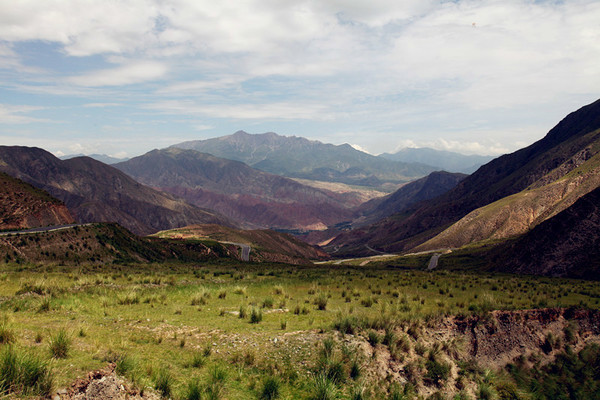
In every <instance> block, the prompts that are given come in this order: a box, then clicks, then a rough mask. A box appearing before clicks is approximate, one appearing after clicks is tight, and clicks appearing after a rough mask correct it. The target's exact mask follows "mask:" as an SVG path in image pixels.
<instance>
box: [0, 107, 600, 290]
mask: <svg viewBox="0 0 600 400" xmlns="http://www.w3.org/2000/svg"><path fill="white" fill-rule="evenodd" d="M182 147H194V148H202V149H203V151H204V150H205V151H210V152H212V153H215V152H218V151H221V152H222V153H223V154H225V153H227V154H228V157H231V158H235V157H237V158H242V159H243V160H235V159H234V160H232V159H225V158H222V157H219V156H216V155H214V154H208V153H207V152H201V151H199V150H197V149H193V148H182ZM327 151H329V153H327ZM405 154H408V153H406V152H405ZM422 154H423V153H422ZM286 157H287V158H289V163H287V165H286V163H285V161H286ZM344 157H347V158H344ZM372 157H374V156H370V155H367V154H366V153H362V152H358V151H357V150H354V149H352V148H351V147H350V146H347V145H342V146H333V145H325V144H323V143H320V142H315V141H309V140H307V139H302V138H296V137H282V136H279V135H276V134H274V133H268V134H261V135H250V134H247V133H245V132H238V133H236V134H234V135H230V136H225V137H222V138H216V139H209V140H205V141H195V142H187V143H184V144H180V145H176V146H172V147H170V148H167V149H162V150H154V151H151V152H149V153H147V154H145V155H142V156H139V157H135V158H133V159H130V160H128V161H125V162H121V163H118V164H116V165H115V166H109V165H106V164H104V163H102V162H99V161H96V160H94V159H92V158H89V157H75V158H72V159H68V160H59V159H57V158H56V157H54V156H52V155H51V154H50V153H48V152H46V151H45V150H42V149H38V148H29V147H19V146H0V171H2V172H4V173H6V174H8V175H6V174H4V173H0V183H1V184H2V189H3V190H0V199H1V200H2V201H1V208H0V212H1V214H0V229H15V228H16V229H19V228H24V227H29V226H43V225H53V224H61V223H69V222H73V220H74V219H75V220H78V221H80V222H100V221H114V222H118V223H119V224H121V225H123V226H124V227H126V228H127V229H130V230H132V231H133V232H135V233H137V234H139V235H147V234H150V233H155V232H157V231H165V230H168V231H167V233H163V235H167V236H168V235H171V236H169V237H175V236H182V237H183V236H186V235H187V236H186V237H187V240H191V241H194V240H196V241H197V240H204V239H207V240H217V241H219V240H222V238H229V239H227V240H226V242H231V243H233V242H234V241H239V243H246V242H252V245H253V246H255V247H256V248H257V249H258V248H262V252H260V251H258V250H257V251H256V252H255V260H259V259H260V260H271V261H284V262H295V261H293V260H296V259H302V258H303V257H311V258H312V257H316V258H318V257H321V256H323V253H319V251H318V250H315V249H314V248H312V247H310V246H308V245H306V244H303V243H301V242H299V241H297V239H294V238H292V237H290V236H289V235H283V234H281V233H276V232H273V231H269V230H253V231H243V230H239V229H236V228H239V227H244V228H254V227H261V228H262V227H272V228H277V229H280V230H298V231H310V230H318V232H315V231H313V232H311V233H309V234H305V236H302V237H303V238H304V239H305V240H307V241H309V242H311V243H321V242H323V245H324V249H325V250H327V252H329V253H330V254H332V255H334V256H336V257H348V256H363V255H372V254H374V253H389V252H394V253H402V252H421V251H438V250H440V249H456V248H461V249H462V251H467V252H468V251H469V250H468V249H475V248H477V249H480V250H478V252H479V253H481V254H484V260H485V262H484V264H485V265H486V268H488V269H492V270H499V271H504V272H516V273H535V274H544V275H556V276H572V277H584V278H594V277H595V274H596V272H597V271H600V265H599V264H598V262H597V259H598V255H599V254H598V250H597V249H598V244H599V243H600V241H599V230H598V226H599V224H600V222H599V220H598V218H599V216H598V215H599V213H598V209H599V208H598V204H599V198H600V192H598V190H600V189H599V188H600V100H598V101H596V102H594V103H592V104H589V105H587V106H584V107H582V108H581V109H579V110H577V111H575V112H572V113H571V114H569V115H568V116H566V117H565V118H564V119H563V120H562V121H560V122H559V123H558V124H557V125H556V126H555V127H554V128H552V129H551V130H550V131H549V132H548V134H547V135H546V136H545V137H544V138H542V139H541V140H539V141H537V142H535V143H533V144H532V145H530V146H527V147H525V148H523V149H521V150H518V151H516V152H514V153H512V154H506V155H504V156H501V157H498V158H496V159H494V160H491V161H489V162H488V163H486V164H485V165H483V166H481V167H479V168H478V169H477V170H476V171H475V172H474V173H472V174H471V175H468V176H467V175H464V174H461V173H450V172H445V171H428V173H427V174H426V175H425V176H421V177H419V178H416V176H417V175H418V173H417V172H415V170H413V172H411V173H415V174H416V175H415V179H412V181H411V182H409V183H407V182H403V181H402V180H403V179H407V177H408V174H407V173H406V174H405V175H402V174H399V172H398V171H399V170H398V169H397V168H408V167H407V165H410V166H412V167H414V166H415V165H417V166H419V168H421V167H423V164H402V163H398V162H393V161H389V160H384V159H383V157H374V158H375V159H378V160H379V161H378V162H379V163H380V164H377V162H374V161H373V158H372ZM480 161H481V160H480ZM246 162H247V163H249V164H252V165H253V166H254V167H253V166H250V165H247V164H246ZM311 163H313V164H311ZM381 163H383V164H381ZM440 163H441V161H440ZM115 167H116V168H115ZM259 167H260V168H259ZM269 168H271V169H273V170H277V171H279V173H280V174H281V175H277V174H274V173H271V172H266V171H265V169H269ZM336 168H337V169H336ZM378 168H380V169H379V170H378ZM423 168H430V167H423ZM323 171H329V172H327V173H326V174H325V175H327V174H329V175H327V176H328V178H327V179H330V180H334V179H338V178H340V176H342V175H343V176H345V178H344V179H346V178H348V177H352V178H351V179H349V180H348V182H358V183H360V184H362V185H365V184H366V185H373V186H372V187H374V186H375V185H379V186H378V187H381V185H382V183H383V182H386V183H387V184H393V185H397V186H400V187H399V188H398V189H397V190H396V191H394V192H393V193H390V194H388V195H385V196H379V195H377V196H376V198H372V196H373V194H372V193H371V194H369V195H366V194H365V193H366V192H364V191H363V192H360V193H359V191H353V189H352V188H351V187H349V186H347V185H345V184H342V183H335V184H333V183H327V182H323V181H320V182H316V181H314V180H310V179H307V177H312V178H315V177H317V176H320V177H321V178H322V177H323V176H322V175H319V174H321V173H322V172H323ZM331 171H334V172H335V173H333V172H331ZM404 171H405V172H406V171H408V170H404ZM424 171H425V170H421V172H419V173H424ZM330 172H331V173H330ZM9 175H10V176H9ZM282 175H288V177H286V176H282ZM289 176H294V177H295V179H290V178H289ZM300 177H302V178H303V180H300ZM359 178H360V179H359ZM19 179H22V180H23V181H25V182H27V183H24V182H21V181H19ZM327 179H325V180H327ZM342 180H343V179H342ZM32 185H33V186H32ZM333 187H337V189H336V190H335V191H334V190H329V189H328V188H333ZM340 188H342V189H340ZM361 190H364V189H361ZM370 190H373V189H370ZM44 191H45V192H44ZM46 192H47V193H46ZM53 197H54V198H56V199H58V200H56V199H54V198H53ZM366 198H372V199H371V200H369V201H366V202H363V201H364V200H365V199H366ZM201 207H205V208H201ZM190 225H191V227H190ZM182 227H186V228H182ZM98 229H100V228H98ZM101 229H108V230H109V231H110V232H112V233H111V235H113V236H115V235H116V236H115V237H123V238H124V239H123V243H124V244H123V245H124V246H125V247H124V248H128V249H129V248H130V247H131V246H133V247H131V249H135V248H136V246H137V245H136V244H135V243H137V240H138V239H136V238H135V237H133V236H132V237H130V238H126V237H127V235H126V234H123V233H119V232H122V231H121V229H123V228H121V227H119V228H118V229H117V228H101ZM123 235H125V236H123ZM173 235H174V236H173ZM202 238H204V239H202ZM218 238H221V239H218ZM7 240H8V239H7ZM22 242H23V241H17V242H14V243H12V242H11V243H9V244H7V246H9V247H7V249H9V248H10V246H16V244H21V243H22ZM57 243H58V242H57ZM125 243H129V244H126V245H125ZM140 243H141V242H140ZM144 243H146V244H147V243H150V242H144ZM178 243H179V242H178ZM223 243H225V242H223ZM59 244H60V243H59ZM98 246H99V247H98ZM98 246H97V249H98V252H97V253H90V254H88V258H89V259H95V260H97V259H98V257H97V256H99V255H100V254H104V255H103V256H102V257H112V256H114V254H113V255H112V256H111V255H110V254H112V253H110V251H108V252H107V250H106V249H104V247H103V245H102V244H98ZM127 246H129V247H127ZM140 246H141V244H140ZM144 246H145V244H144ZM149 246H150V247H148V248H147V249H146V250H143V251H142V253H148V254H155V255H153V256H151V257H150V256H149V257H150V258H152V257H155V256H156V257H158V259H160V257H163V256H160V254H163V255H164V254H166V253H169V252H171V251H173V252H175V253H177V252H178V251H182V252H183V253H181V257H187V256H184V255H183V254H184V253H185V246H184V247H183V248H181V249H180V250H169V248H170V247H169V246H170V245H166V244H161V245H160V246H158V247H152V246H154V245H149ZM165 246H166V247H165ZM224 246H225V247H222V248H221V250H219V251H224V252H226V253H228V254H230V256H232V257H236V255H235V254H236V250H235V249H236V245H234V244H229V245H224ZM227 246H233V247H231V248H230V249H229V248H228V247H227ZM305 246H308V247H305ZM59 247H60V246H59ZM63 247H64V246H63ZM142 247H143V246H142ZM142 247H140V249H141V248H142ZM151 248H152V249H154V250H152V249H151ZM225 249H227V250H225ZM30 250H31V249H30ZM63 250H64V251H65V254H66V253H69V254H70V252H69V251H67V250H66V249H63V248H60V252H62V251H63ZM7 251H8V252H7V253H6V257H11V259H12V257H13V253H11V251H10V250H7ZM28 251H29V250H28ZM31 251H33V253H31V254H29V253H27V252H26V251H25V250H23V251H21V253H22V255H21V256H19V255H14V256H15V257H25V255H26V253H27V254H28V255H27V257H29V258H31V260H37V259H38V258H39V257H42V256H44V255H43V254H42V255H40V254H39V251H37V250H35V249H34V250H31ZM132 251H133V250H131V251H130V250H127V251H126V252H125V253H124V254H134V253H135V252H133V253H132ZM198 251H200V253H202V254H204V255H209V254H212V253H211V251H212V250H210V249H209V248H207V247H206V246H205V247H202V249H200V248H198ZM60 252H59V253H60ZM165 252H166V253H165ZM46 253H47V252H46ZM54 253H55V252H54ZM54 253H53V254H54ZM109 253H110V254H109ZM142 253H139V254H138V253H135V254H138V255H135V256H134V259H136V257H137V258H139V257H142V256H141V255H140V254H142ZM175 253H173V254H175ZM200 253H198V254H200ZM56 254H58V253H56ZM259 254H260V256H259ZM271 254H274V255H271ZM45 256H47V254H46V255H45ZM27 257H26V258H25V259H29V258H27ZM56 257H59V256H56ZM69 257H71V258H73V257H74V256H73V255H72V254H71V255H70V256H69ZM115 257H116V256H115ZM123 257H125V256H119V257H117V258H115V260H117V259H123ZM178 257H179V256H178ZM125 258H126V257H125ZM142 258H143V257H142ZM142 258H139V259H140V260H141V259H142ZM75 259H77V260H78V258H77V257H75ZM7 260H8V258H7ZM481 265H483V264H481Z"/></svg>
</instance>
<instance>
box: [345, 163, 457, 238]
mask: <svg viewBox="0 0 600 400" xmlns="http://www.w3.org/2000/svg"><path fill="white" fill-rule="evenodd" d="M466 176H467V175H464V174H459V173H450V172H445V171H438V172H432V173H431V174H429V175H427V176H426V177H424V178H421V179H417V180H416V181H413V182H410V183H408V184H406V185H404V186H402V187H401V188H400V189H398V190H397V191H395V192H394V193H392V194H390V195H387V196H385V197H382V198H378V199H373V200H370V201H368V202H366V203H364V204H362V205H361V206H360V207H358V210H357V214H358V215H359V217H358V218H357V219H355V220H354V221H353V223H352V225H353V226H361V225H367V224H371V223H373V222H376V221H378V220H380V219H382V218H385V217H388V216H390V215H392V214H395V213H398V212H401V211H402V210H405V209H406V208H408V207H410V206H411V205H413V204H415V203H418V202H421V201H424V200H429V199H432V198H434V197H437V196H439V195H441V194H443V193H445V192H447V191H448V190H450V189H452V188H454V187H455V186H456V185H457V184H458V183H459V182H460V181H461V180H463V179H464V178H465V177H466Z"/></svg>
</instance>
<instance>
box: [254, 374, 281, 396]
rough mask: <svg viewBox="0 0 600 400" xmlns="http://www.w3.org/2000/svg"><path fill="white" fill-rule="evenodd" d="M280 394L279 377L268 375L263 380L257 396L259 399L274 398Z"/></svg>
mask: <svg viewBox="0 0 600 400" xmlns="http://www.w3.org/2000/svg"><path fill="white" fill-rule="evenodd" d="M280 395H281V383H280V382H279V379H277V378H276V377H274V376H269V377H267V378H266V379H265V381H264V382H263V387H262V390H261V393H260V396H259V398H260V399H261V400H274V399H278V398H279V396H280Z"/></svg>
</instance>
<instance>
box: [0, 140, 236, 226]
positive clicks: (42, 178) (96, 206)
mask: <svg viewBox="0 0 600 400" xmlns="http://www.w3.org/2000/svg"><path fill="white" fill-rule="evenodd" d="M0 171H3V172H5V173H7V174H9V175H11V176H13V177H16V178H19V179H21V180H23V181H25V182H27V183H30V184H31V185H33V186H35V187H37V188H40V189H43V190H45V191H47V192H48V193H50V194H51V195H52V196H53V197H56V198H57V199H59V200H61V201H62V202H64V204H65V205H66V206H67V207H68V209H69V210H70V211H71V212H72V213H73V216H74V217H75V219H76V220H78V221H79V222H102V221H107V222H118V223H119V224H121V225H122V226H124V227H126V228H127V229H129V230H131V231H132V232H135V233H137V234H141V235H145V234H149V233H154V232H156V231H159V230H163V229H170V228H175V227H180V226H186V225H191V224H197V223H219V224H223V225H235V224H234V223H233V222H232V221H230V220H228V219H227V218H226V217H224V216H222V215H219V214H218V213H215V212H214V211H210V210H203V209H200V208H198V207H195V206H192V205H190V204H188V203H186V202H185V201H183V200H182V199H180V198H177V197H174V196H172V195H169V194H166V193H164V192H160V191H157V190H154V189H152V188H149V187H147V186H144V185H142V184H140V183H138V182H136V181H135V180H133V179H132V178H130V177H129V176H127V175H126V174H124V173H123V172H121V171H119V170H118V169H116V168H113V167H111V166H108V165H106V164H103V163H101V162H99V161H96V160H94V159H92V158H89V157H76V158H72V159H69V160H59V159H58V158H56V157H55V156H53V155H52V154H50V153H49V152H47V151H45V150H42V149H39V148H35V147H21V146H0Z"/></svg>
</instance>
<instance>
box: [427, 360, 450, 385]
mask: <svg viewBox="0 0 600 400" xmlns="http://www.w3.org/2000/svg"><path fill="white" fill-rule="evenodd" d="M425 366H426V367H427V373H426V374H425V378H426V379H428V380H430V381H431V382H433V383H435V384H436V385H439V384H441V383H442V382H443V381H445V380H446V379H448V376H449V375H450V365H449V364H447V363H445V362H441V361H437V360H432V359H428V360H427V363H426V365H425Z"/></svg>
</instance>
